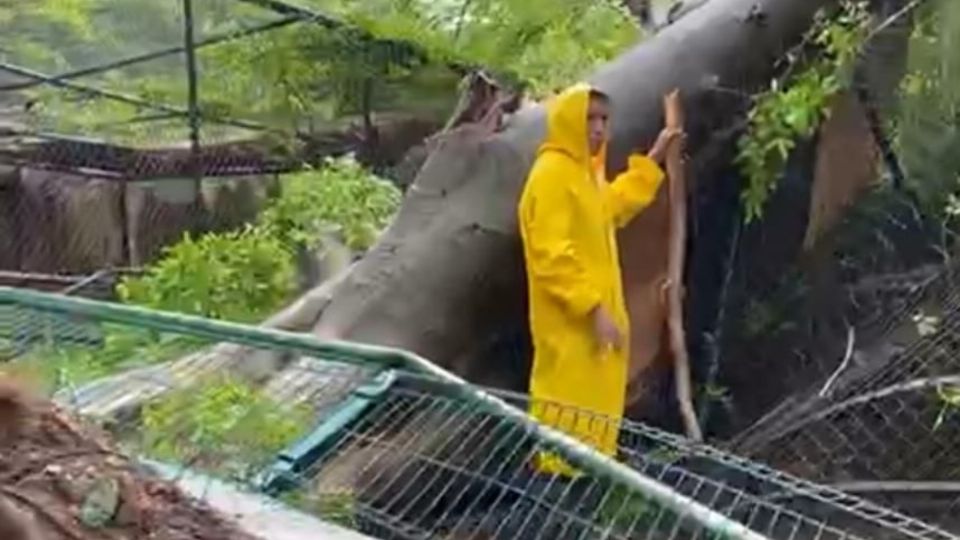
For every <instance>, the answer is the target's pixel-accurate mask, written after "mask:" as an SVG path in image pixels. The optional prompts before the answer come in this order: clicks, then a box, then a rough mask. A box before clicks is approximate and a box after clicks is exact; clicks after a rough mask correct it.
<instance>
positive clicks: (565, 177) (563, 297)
mask: <svg viewBox="0 0 960 540" xmlns="http://www.w3.org/2000/svg"><path fill="white" fill-rule="evenodd" d="M609 110H610V103H609V99H608V98H607V97H606V96H605V95H603V94H602V93H600V92H598V91H597V90H595V89H593V88H591V87H590V86H588V85H586V84H578V85H575V86H573V87H571V88H569V89H567V90H565V91H564V92H562V93H561V94H559V95H558V96H556V97H555V98H553V100H552V101H551V102H550V103H549V104H548V106H547V111H548V112H547V136H546V140H545V141H544V143H543V145H542V146H541V147H540V149H539V151H538V154H537V158H536V161H535V163H534V165H533V169H532V170H531V172H530V175H529V177H528V179H527V182H526V185H525V187H524V190H523V195H522V196H521V199H520V206H519V212H518V213H519V215H518V217H519V222H520V233H521V237H522V239H523V247H524V256H525V260H526V269H527V281H528V289H529V297H530V326H531V333H532V335H533V345H534V360H533V370H532V373H531V377H530V394H531V410H530V412H531V414H532V415H533V416H534V417H536V418H537V419H538V420H540V421H541V422H543V423H545V424H547V425H550V426H552V427H554V428H557V429H560V430H561V431H564V432H566V433H567V434H569V435H571V436H574V437H576V438H578V439H580V440H581V441H583V442H585V443H587V444H589V445H591V446H593V447H594V448H596V449H597V450H599V451H601V452H603V453H604V454H606V455H610V456H614V455H615V454H616V449H617V435H618V432H619V428H620V418H621V417H622V416H623V408H624V401H625V397H626V396H625V394H626V387H627V362H628V359H629V356H630V355H629V349H630V343H629V338H628V336H629V330H630V324H629V319H628V316H627V309H626V302H625V300H624V296H623V285H622V283H621V279H620V262H619V257H618V254H617V242H616V236H615V230H616V228H617V227H623V226H625V225H626V224H627V223H629V221H630V220H631V219H632V218H633V217H634V216H636V215H637V214H638V213H639V212H640V211H641V210H642V209H643V208H644V207H646V206H647V205H649V204H650V202H651V201H653V199H654V196H655V195H656V192H657V190H658V189H659V187H660V185H661V183H662V181H663V178H664V172H663V170H662V168H661V167H660V165H659V163H660V162H662V159H663V156H664V154H665V152H666V148H667V146H668V145H669V143H670V141H671V140H673V139H674V138H675V137H677V136H679V135H680V134H679V133H676V132H673V131H668V130H664V131H663V132H661V134H660V136H659V137H658V138H657V141H656V143H655V144H654V146H653V148H652V149H651V150H650V152H649V154H648V155H639V154H636V155H632V156H630V158H629V165H628V168H627V170H626V172H624V173H622V174H620V175H619V176H617V178H616V179H615V180H614V181H613V182H608V181H607V179H606V177H605V173H604V167H603V163H604V160H605V157H606V155H605V154H606V139H607V124H608V115H609ZM535 468H536V469H537V471H539V472H541V473H547V474H562V475H564V476H576V474H577V473H576V471H575V470H573V469H572V468H570V467H569V466H568V465H567V464H566V463H564V462H563V461H562V460H560V459H559V458H557V457H556V456H553V455H551V454H548V453H541V454H539V455H538V456H537V458H536V463H535Z"/></svg>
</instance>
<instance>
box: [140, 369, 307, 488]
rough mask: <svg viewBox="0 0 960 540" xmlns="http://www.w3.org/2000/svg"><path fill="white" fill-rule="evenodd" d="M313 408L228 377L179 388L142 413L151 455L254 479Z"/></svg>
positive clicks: (302, 428) (290, 439) (297, 431)
mask: <svg viewBox="0 0 960 540" xmlns="http://www.w3.org/2000/svg"><path fill="white" fill-rule="evenodd" d="M310 419H311V415H310V411H309V410H308V409H306V408H305V407H288V406H284V405H283V404H280V403H277V402H275V401H274V400H272V399H270V398H269V397H267V396H265V395H263V394H261V393H260V392H259V391H257V390H256V389H254V388H252V387H250V386H248V385H246V384H244V383H242V382H237V381H234V380H230V379H226V378H224V379H219V380H217V379H215V380H212V381H208V382H206V383H201V384H198V385H194V386H192V387H188V388H184V389H182V390H178V391H175V392H173V393H171V394H168V395H167V396H165V397H163V398H161V399H159V400H157V401H155V402H153V403H151V404H149V405H147V406H146V407H145V408H144V411H143V430H144V431H143V434H144V443H145V444H144V448H143V449H142V450H143V451H145V452H146V453H147V455H149V456H150V457H153V458H156V459H161V460H173V461H176V462H180V463H188V464H191V465H193V466H196V467H198V468H200V469H204V470H207V471H210V472H213V473H218V474H220V475H223V476H226V477H229V478H231V479H237V480H250V478H251V475H253V474H256V473H257V472H258V471H259V470H260V468H261V467H262V466H264V465H265V464H266V463H267V461H268V460H270V459H271V458H272V457H273V456H274V455H275V454H276V453H277V452H279V451H280V450H282V449H283V448H285V447H286V446H287V445H289V444H291V443H292V442H294V441H295V440H296V439H297V438H298V437H300V436H301V435H302V434H303V433H304V432H305V428H306V427H307V426H309V425H310Z"/></svg>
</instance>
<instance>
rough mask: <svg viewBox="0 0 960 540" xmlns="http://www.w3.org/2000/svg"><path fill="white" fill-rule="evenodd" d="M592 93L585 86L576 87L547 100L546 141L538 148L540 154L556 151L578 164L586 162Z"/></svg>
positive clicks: (583, 84)
mask: <svg viewBox="0 0 960 540" xmlns="http://www.w3.org/2000/svg"><path fill="white" fill-rule="evenodd" d="M593 90H594V88H593V87H592V86H590V85H589V84H587V83H579V84H576V85H574V86H571V87H569V88H567V89H566V90H564V91H563V92H561V93H560V94H559V95H557V96H556V97H554V98H553V99H552V100H550V102H549V103H548V104H547V138H546V140H545V141H544V142H543V144H542V145H541V146H540V153H543V152H547V151H558V152H562V153H564V154H567V155H568V156H570V157H571V158H573V159H574V160H576V161H578V162H587V161H588V160H590V158H591V156H590V148H589V143H588V141H587V109H588V108H589V106H590V92H591V91H593ZM599 154H600V155H602V154H603V152H602V151H601V152H600V153H599Z"/></svg>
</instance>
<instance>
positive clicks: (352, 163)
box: [258, 157, 400, 250]
mask: <svg viewBox="0 0 960 540" xmlns="http://www.w3.org/2000/svg"><path fill="white" fill-rule="evenodd" d="M282 189H283V192H282V194H281V195H280V196H279V197H278V198H277V199H276V200H274V201H272V202H271V204H270V205H269V206H268V207H267V209H266V210H264V212H263V214H261V216H260V220H259V222H258V223H259V224H260V226H262V227H264V228H265V229H266V230H268V231H270V234H271V235H272V236H274V237H276V238H277V239H278V240H279V241H280V242H281V243H282V244H283V245H285V246H287V247H290V248H294V247H298V246H302V247H306V248H315V247H318V242H319V241H320V239H321V238H322V237H323V235H325V234H335V235H339V236H341V237H342V239H343V241H344V242H345V243H346V244H347V246H348V247H350V248H351V249H354V250H362V249H366V248H368V247H370V246H371V245H372V244H373V242H374V241H375V240H376V237H377V234H378V233H379V232H380V231H381V230H382V229H383V228H384V227H386V226H387V224H388V223H389V222H390V219H391V218H392V217H393V215H394V213H395V212H396V211H397V207H398V206H399V203H400V191H399V190H398V189H397V188H396V187H395V186H393V185H392V184H390V183H389V182H387V181H386V180H383V179H381V178H379V177H377V176H376V175H374V174H372V173H370V172H369V171H367V170H366V169H364V168H363V167H362V166H361V165H360V164H359V163H357V161H356V160H354V159H353V158H352V157H343V158H337V159H330V160H328V161H327V163H326V164H325V166H324V167H323V168H321V169H314V170H308V171H305V172H301V173H296V174H291V175H287V176H286V177H285V178H284V179H283V181H282Z"/></svg>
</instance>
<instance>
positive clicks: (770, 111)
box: [737, 2, 869, 222]
mask: <svg viewBox="0 0 960 540" xmlns="http://www.w3.org/2000/svg"><path fill="white" fill-rule="evenodd" d="M868 21H869V14H868V12H867V8H866V5H865V4H863V3H849V2H848V3H845V4H844V6H843V10H842V12H841V13H840V14H838V15H837V16H836V17H833V18H828V17H826V16H825V15H824V13H823V12H821V13H819V14H818V16H817V19H816V21H815V23H814V25H813V27H812V28H811V29H810V31H809V33H808V35H807V40H806V41H808V42H810V43H812V44H813V45H815V46H816V49H817V56H816V58H814V59H813V60H812V61H810V62H809V63H808V65H807V66H806V67H805V68H804V69H803V70H802V71H801V72H800V73H798V74H796V75H795V76H793V77H791V78H790V80H789V82H788V84H787V85H785V86H781V84H780V83H779V82H778V81H777V80H774V82H773V84H772V85H771V88H770V90H768V91H766V92H763V93H761V94H760V95H758V96H756V99H755V103H754V106H753V108H752V109H751V110H750V113H749V116H748V120H749V128H748V130H747V132H746V133H745V134H744V135H743V136H742V137H741V138H740V141H739V144H738V146H739V153H738V155H737V162H738V163H739V164H740V166H741V168H742V170H743V173H744V175H745V176H746V187H745V189H744V191H743V193H742V198H743V202H744V205H745V209H746V212H745V218H746V221H747V222H751V221H753V220H754V219H756V218H759V217H760V216H761V215H762V213H763V206H764V204H765V203H766V201H767V198H768V197H769V196H770V194H771V193H772V192H773V190H774V189H775V187H776V183H777V179H778V178H779V177H780V174H781V172H782V170H783V167H784V165H785V164H786V161H787V158H788V157H789V155H790V152H791V151H792V150H793V148H794V147H795V146H796V143H797V141H798V140H802V139H808V138H810V137H811V136H813V134H814V132H815V131H816V129H817V127H818V126H819V125H820V123H821V121H822V120H823V119H824V118H825V117H826V115H827V114H828V111H829V105H830V99H831V98H832V97H833V96H834V95H835V94H836V93H837V92H838V91H840V90H841V89H842V88H844V87H845V86H846V85H847V84H848V83H849V79H850V77H851V70H852V67H853V63H854V60H855V59H856V57H857V55H858V53H859V51H860V47H861V45H862V43H863V40H864V38H865V37H866V31H867V23H868Z"/></svg>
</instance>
